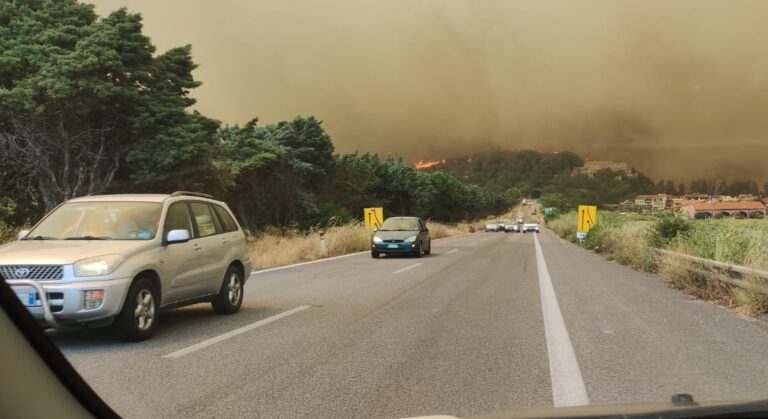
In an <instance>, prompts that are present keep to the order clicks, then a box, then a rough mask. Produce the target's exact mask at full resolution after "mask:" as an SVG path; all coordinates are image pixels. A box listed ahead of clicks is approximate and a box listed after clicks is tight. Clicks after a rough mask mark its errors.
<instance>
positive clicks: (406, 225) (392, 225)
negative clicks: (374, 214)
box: [381, 218, 419, 231]
mask: <svg viewBox="0 0 768 419" xmlns="http://www.w3.org/2000/svg"><path fill="white" fill-rule="evenodd" d="M418 229H419V222H418V221H416V220H403V219H398V218H390V219H387V220H386V221H384V224H382V225H381V230H382V231H417V230H418Z"/></svg>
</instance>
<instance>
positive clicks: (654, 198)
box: [618, 194, 768, 219]
mask: <svg viewBox="0 0 768 419" xmlns="http://www.w3.org/2000/svg"><path fill="white" fill-rule="evenodd" d="M766 205H768V198H763V199H761V198H759V197H757V196H755V195H750V194H744V195H738V196H722V195H721V196H710V195H707V194H688V195H683V196H672V195H667V194H656V195H638V197H637V198H635V200H634V201H632V200H627V201H624V202H622V203H621V204H619V208H618V209H619V211H623V212H658V211H669V212H679V213H683V214H685V215H687V216H689V217H691V218H697V219H708V218H765V216H766Z"/></svg>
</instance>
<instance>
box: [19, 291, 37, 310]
mask: <svg viewBox="0 0 768 419" xmlns="http://www.w3.org/2000/svg"><path fill="white" fill-rule="evenodd" d="M15 291H16V296H17V297H19V300H20V301H21V303H22V304H24V305H25V306H27V307H32V306H36V305H37V290H35V289H34V288H32V287H16V290H15Z"/></svg>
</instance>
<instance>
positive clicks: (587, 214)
mask: <svg viewBox="0 0 768 419" xmlns="http://www.w3.org/2000/svg"><path fill="white" fill-rule="evenodd" d="M595 224H597V207H596V206H594V205H579V220H578V223H577V226H576V238H577V239H579V244H581V241H582V240H584V239H585V238H586V237H587V233H589V230H590V229H591V228H592V227H594V226H595Z"/></svg>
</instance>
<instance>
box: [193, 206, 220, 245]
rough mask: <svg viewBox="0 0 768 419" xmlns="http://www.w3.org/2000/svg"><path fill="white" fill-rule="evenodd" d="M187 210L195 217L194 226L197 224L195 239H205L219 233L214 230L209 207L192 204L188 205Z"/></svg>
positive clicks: (214, 224)
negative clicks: (190, 210)
mask: <svg viewBox="0 0 768 419" xmlns="http://www.w3.org/2000/svg"><path fill="white" fill-rule="evenodd" d="M189 208H190V209H192V216H193V217H195V224H197V233H198V235H197V237H207V236H212V235H214V234H216V233H220V231H218V230H217V228H216V221H215V220H214V218H213V213H212V212H211V207H210V206H208V204H207V203H199V202H192V203H190V204H189Z"/></svg>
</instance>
